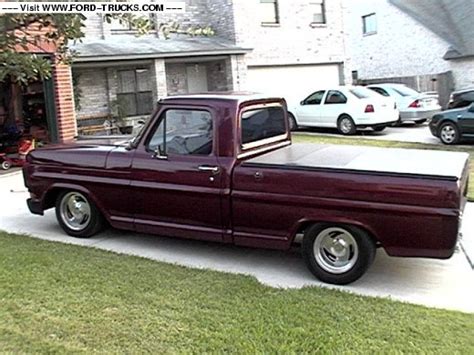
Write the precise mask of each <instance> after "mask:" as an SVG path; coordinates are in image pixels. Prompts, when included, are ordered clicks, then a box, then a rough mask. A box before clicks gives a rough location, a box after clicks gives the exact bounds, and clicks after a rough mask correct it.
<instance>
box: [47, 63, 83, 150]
mask: <svg viewBox="0 0 474 355" xmlns="http://www.w3.org/2000/svg"><path fill="white" fill-rule="evenodd" d="M52 79H53V82H54V96H55V97H54V102H55V108H56V123H57V139H58V141H59V142H61V143H62V142H67V141H71V140H73V139H74V137H75V136H77V125H76V112H75V107H74V94H73V86H72V74H71V67H70V66H69V65H67V64H64V63H61V62H60V61H58V60H57V58H56V59H54V62H53V73H52Z"/></svg>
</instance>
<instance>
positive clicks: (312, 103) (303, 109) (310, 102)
mask: <svg viewBox="0 0 474 355" xmlns="http://www.w3.org/2000/svg"><path fill="white" fill-rule="evenodd" d="M324 93H325V90H320V91H316V92H314V93H312V94H311V95H309V96H308V97H307V98H306V99H304V100H303V101H301V102H300V104H299V105H298V108H297V110H296V116H297V120H298V124H299V125H302V126H320V125H321V120H320V118H321V112H320V107H321V101H322V99H323V97H324Z"/></svg>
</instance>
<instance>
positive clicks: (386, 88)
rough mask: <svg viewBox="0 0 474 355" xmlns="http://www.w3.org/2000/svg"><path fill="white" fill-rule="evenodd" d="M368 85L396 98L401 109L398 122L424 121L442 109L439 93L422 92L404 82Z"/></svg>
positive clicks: (382, 93) (376, 90) (384, 94)
mask: <svg viewBox="0 0 474 355" xmlns="http://www.w3.org/2000/svg"><path fill="white" fill-rule="evenodd" d="M367 87H368V88H369V89H371V90H373V91H375V92H377V93H379V94H381V95H383V96H387V97H391V98H393V99H394V100H395V102H396V103H397V106H398V109H399V110H400V119H399V122H397V124H401V123H402V122H405V121H412V122H415V123H424V122H425V121H426V120H428V119H430V118H431V117H433V116H434V115H435V114H437V113H439V112H440V111H441V106H440V105H439V102H438V94H437V93H434V94H433V93H420V92H418V91H416V90H413V89H411V88H409V87H408V86H406V85H403V84H373V85H369V86H367Z"/></svg>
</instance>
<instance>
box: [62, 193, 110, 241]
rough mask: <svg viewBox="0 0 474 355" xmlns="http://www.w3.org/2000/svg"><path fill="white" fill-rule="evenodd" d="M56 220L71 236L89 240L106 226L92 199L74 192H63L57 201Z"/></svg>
mask: <svg viewBox="0 0 474 355" xmlns="http://www.w3.org/2000/svg"><path fill="white" fill-rule="evenodd" d="M56 218H57V220H58V223H59V225H60V226H61V228H62V229H63V230H64V231H65V232H66V233H67V234H69V235H70V236H72V237H76V238H89V237H92V236H93V235H94V234H97V233H98V232H99V231H100V230H101V229H102V228H103V225H104V219H103V217H102V214H101V213H100V211H99V210H98V209H97V207H96V206H95V204H94V203H93V202H92V201H91V199H90V198H88V197H86V196H85V195H84V194H83V193H81V192H79V191H74V190H67V191H63V192H61V193H60V194H59V196H58V198H57V199H56Z"/></svg>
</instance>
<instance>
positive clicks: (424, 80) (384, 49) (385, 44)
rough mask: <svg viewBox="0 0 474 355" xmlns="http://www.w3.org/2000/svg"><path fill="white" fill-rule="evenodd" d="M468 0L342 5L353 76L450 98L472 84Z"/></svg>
mask: <svg viewBox="0 0 474 355" xmlns="http://www.w3.org/2000/svg"><path fill="white" fill-rule="evenodd" d="M473 18H474V2H473V1H472V0H437V1H432V0H419V1H409V0H358V1H357V2H355V1H349V0H346V13H345V19H346V20H345V28H346V33H347V47H348V55H350V56H351V69H352V70H353V72H354V77H357V79H359V80H361V81H363V82H371V81H372V82H374V81H375V82H376V81H400V82H405V83H407V84H410V85H411V86H414V87H415V88H417V89H419V90H422V91H431V90H438V92H439V93H440V101H444V102H447V99H448V97H449V93H450V92H451V91H452V90H454V89H462V88H465V87H469V86H473V85H474V26H473V25H472V19H473Z"/></svg>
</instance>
